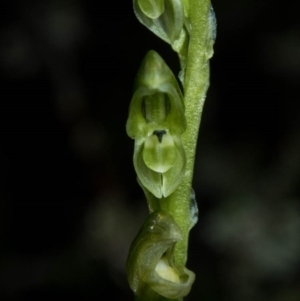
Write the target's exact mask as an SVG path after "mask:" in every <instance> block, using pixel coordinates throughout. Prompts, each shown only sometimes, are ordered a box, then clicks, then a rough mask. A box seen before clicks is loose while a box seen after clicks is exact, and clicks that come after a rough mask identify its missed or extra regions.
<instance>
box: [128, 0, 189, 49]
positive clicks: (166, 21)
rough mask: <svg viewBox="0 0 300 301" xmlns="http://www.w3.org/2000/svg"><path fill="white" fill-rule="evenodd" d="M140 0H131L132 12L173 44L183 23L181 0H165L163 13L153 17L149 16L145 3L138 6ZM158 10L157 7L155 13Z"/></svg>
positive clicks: (150, 28)
mask: <svg viewBox="0 0 300 301" xmlns="http://www.w3.org/2000/svg"><path fill="white" fill-rule="evenodd" d="M140 2H142V1H141V0H134V1H133V8H134V12H135V14H136V17H137V18H138V20H139V21H140V22H141V23H142V24H143V25H144V26H146V27H148V29H149V30H151V31H152V32H153V33H155V34H156V35H157V36H158V37H160V38H161V39H162V40H164V41H165V42H167V43H169V44H173V43H174V42H175V41H176V40H177V39H178V38H179V36H180V33H181V30H182V28H183V24H184V12H183V6H182V3H181V0H165V1H164V10H163V13H162V14H160V15H159V17H157V18H155V19H153V18H151V16H149V14H150V9H145V5H144V6H140ZM160 7H161V6H160ZM159 11H160V10H159V9H157V10H156V15H158V12H159ZM145 12H146V13H145ZM152 14H153V12H152Z"/></svg>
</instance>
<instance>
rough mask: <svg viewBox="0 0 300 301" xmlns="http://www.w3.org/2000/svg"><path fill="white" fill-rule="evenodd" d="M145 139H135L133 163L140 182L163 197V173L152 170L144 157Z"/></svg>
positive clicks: (155, 194)
mask: <svg viewBox="0 0 300 301" xmlns="http://www.w3.org/2000/svg"><path fill="white" fill-rule="evenodd" d="M143 150H144V139H135V146H134V155H133V164H134V168H135V171H136V173H137V176H138V179H139V181H140V183H141V184H142V185H143V186H144V187H145V188H146V189H148V190H149V191H150V192H151V193H152V194H153V195H154V196H156V197H157V198H159V199H160V198H161V197H162V175H161V173H157V172H155V171H153V170H151V169H150V168H149V167H148V166H147V165H146V164H145V162H144V158H143Z"/></svg>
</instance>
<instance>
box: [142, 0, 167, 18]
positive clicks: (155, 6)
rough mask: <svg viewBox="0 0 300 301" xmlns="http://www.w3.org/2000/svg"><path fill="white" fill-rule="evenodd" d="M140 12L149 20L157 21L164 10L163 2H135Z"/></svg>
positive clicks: (144, 0)
mask: <svg viewBox="0 0 300 301" xmlns="http://www.w3.org/2000/svg"><path fill="white" fill-rule="evenodd" d="M137 3H138V5H139V8H140V9H141V11H142V12H143V13H144V14H145V16H147V17H148V18H151V19H157V18H158V17H159V16H160V15H161V14H162V13H163V11H164V9H165V3H164V0H137Z"/></svg>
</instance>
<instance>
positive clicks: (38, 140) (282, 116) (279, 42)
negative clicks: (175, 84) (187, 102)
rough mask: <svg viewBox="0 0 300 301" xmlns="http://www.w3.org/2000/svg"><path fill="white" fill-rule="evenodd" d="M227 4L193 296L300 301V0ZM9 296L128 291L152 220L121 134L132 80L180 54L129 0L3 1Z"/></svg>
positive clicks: (0, 170) (1, 280) (204, 136)
mask: <svg viewBox="0 0 300 301" xmlns="http://www.w3.org/2000/svg"><path fill="white" fill-rule="evenodd" d="M278 3H280V4H277V3H276V2H275V1H270V0H269V1H267V0H264V1H253V0H245V1H238V0H228V1H221V0H216V1H214V2H213V6H214V9H215V13H216V16H217V22H218V28H217V41H216V44H215V55H214V57H213V59H212V61H211V86H210V89H209V92H208V96H207V101H206V104H205V109H204V113H203V118H202V123H201V129H200V135H199V140H198V152H197V158H196V164H195V176H194V185H193V186H194V190H195V192H196V196H197V201H198V206H199V211H200V213H199V222H198V224H197V225H196V227H195V228H194V229H193V230H192V232H191V239H190V249H189V261H188V265H187V266H188V267H189V268H190V269H191V270H193V271H195V273H196V275H197V279H196V283H195V285H194V287H193V290H192V292H191V294H190V296H189V297H188V298H187V299H188V300H218V301H224V300H246V301H247V300H256V301H260V300H273V301H277V300H278V301H279V300H280V301H282V300H284V301H294V300H295V301H296V300H300V272H299V271H300V269H299V263H300V255H299V254H300V211H299V195H300V189H299V187H300V177H299V176H300V173H299V170H300V169H299V167H300V139H299V133H300V118H299V117H300V105H299V93H298V92H299V80H300V18H299V4H298V2H296V1H294V2H293V1H292V2H282V1H281V2H278ZM0 14H1V19H0V22H1V28H0V93H1V94H0V137H1V141H0V200H1V202H0V219H1V222H2V225H1V229H0V297H1V300H13V301H16V300H87V301H89V300H106V299H108V300H110V299H116V300H132V299H133V295H132V293H131V292H130V290H129V288H128V285H127V282H126V276H125V260H126V256H127V252H128V248H129V245H130V242H131V241H132V239H133V237H134V236H135V234H136V233H137V231H138V229H139V227H140V225H141V224H142V222H143V220H144V218H145V217H146V215H147V208H146V201H145V200H144V197H143V194H142V191H141V189H140V188H139V186H138V184H137V183H136V180H135V178H136V176H135V172H134V170H133V166H132V153H133V141H132V140H130V139H129V138H128V137H127V135H126V132H125V123H126V119H127V114H128V106H129V102H130V99H131V95H132V85H133V80H134V77H135V74H136V72H137V70H138V68H139V64H140V62H141V61H142V59H143V57H144V55H145V54H146V52H147V51H148V50H150V49H155V50H156V51H158V52H159V53H160V54H161V55H162V57H163V58H164V59H165V61H166V62H167V63H168V65H169V66H170V67H171V68H172V70H173V71H174V73H175V74H177V73H178V72H179V63H178V59H177V57H176V54H175V53H174V52H173V51H172V50H171V49H170V47H169V46H168V45H167V44H165V43H164V42H163V41H160V40H159V39H158V38H157V37H155V36H154V35H153V34H152V33H151V32H149V31H148V30H147V29H146V28H144V27H143V26H142V25H141V24H139V22H138V21H137V20H136V18H135V16H134V13H133V10H132V4H131V1H118V2H116V1H101V2H100V1H97V2H96V1H83V0H81V1H79V0H78V1H58V0H57V1H16V0H14V1H2V4H1V10H0Z"/></svg>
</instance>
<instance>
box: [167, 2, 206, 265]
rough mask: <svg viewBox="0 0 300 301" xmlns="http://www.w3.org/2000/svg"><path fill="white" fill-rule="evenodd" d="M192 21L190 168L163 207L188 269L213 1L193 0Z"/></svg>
mask: <svg viewBox="0 0 300 301" xmlns="http://www.w3.org/2000/svg"><path fill="white" fill-rule="evenodd" d="M189 6H190V7H191V8H192V9H190V10H189V19H190V22H191V27H192V30H191V36H190V44H189V50H188V57H187V67H186V73H185V80H184V100H185V114H186V119H187V130H186V131H185V133H184V134H183V135H182V141H183V145H184V148H185V151H186V157H187V166H186V172H185V176H184V178H183V181H182V182H181V184H180V185H179V187H178V188H177V189H176V190H175V192H174V193H172V194H171V195H170V196H169V197H168V198H167V202H165V203H164V204H163V200H162V209H164V208H163V207H164V206H167V207H168V209H167V211H168V212H169V213H171V214H172V216H173V217H174V219H175V221H176V222H177V223H178V225H179V227H180V228H181V230H182V233H183V240H182V241H180V242H178V243H177V245H176V248H175V253H174V259H175V263H176V264H179V265H183V266H185V264H186V261H187V249H188V235H189V230H190V220H191V218H190V194H191V185H192V178H193V170H194V162H195V153H196V144H197V138H198V131H199V125H200V121H201V115H202V110H203V106H204V101H205V97H206V92H207V89H208V86H209V63H208V60H209V55H208V53H209V51H212V50H211V49H209V47H212V45H211V39H210V38H208V37H210V33H209V31H210V27H209V17H210V0H190V2H189Z"/></svg>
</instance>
